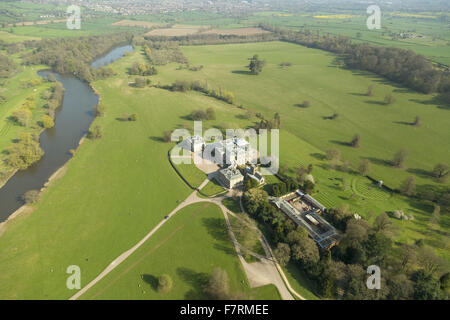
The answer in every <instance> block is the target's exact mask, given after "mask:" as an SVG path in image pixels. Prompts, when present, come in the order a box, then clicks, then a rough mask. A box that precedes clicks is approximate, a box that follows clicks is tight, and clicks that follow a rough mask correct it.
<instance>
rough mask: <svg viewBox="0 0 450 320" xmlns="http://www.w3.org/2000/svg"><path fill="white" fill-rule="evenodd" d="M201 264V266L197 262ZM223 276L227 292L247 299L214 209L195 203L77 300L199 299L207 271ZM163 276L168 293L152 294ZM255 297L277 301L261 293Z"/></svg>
mask: <svg viewBox="0 0 450 320" xmlns="http://www.w3.org/2000/svg"><path fill="white" fill-rule="evenodd" d="M199 261H201V263H199ZM216 267H220V268H222V269H224V270H226V271H227V273H228V276H229V278H230V289H231V291H241V292H245V293H246V294H251V290H250V287H249V285H248V282H247V279H246V276H245V273H244V271H243V269H242V266H241V264H240V262H239V259H238V258H237V255H236V253H235V250H234V247H233V244H232V242H231V241H230V238H229V236H228V233H227V230H226V225H225V220H224V218H223V214H222V211H221V210H220V208H219V207H218V206H215V205H213V204H209V203H204V204H203V203H199V204H194V205H191V206H189V207H187V208H184V209H182V210H181V211H180V212H178V213H177V214H176V215H175V216H174V217H173V218H171V219H170V220H169V221H168V223H167V224H166V225H164V227H163V228H162V229H161V230H160V231H158V233H157V234H155V236H154V237H152V238H151V239H150V240H149V241H147V242H146V243H145V245H144V246H142V247H141V248H139V249H138V251H136V252H135V253H134V254H133V255H131V256H130V257H129V258H128V259H127V260H126V261H125V262H124V263H123V264H121V265H120V266H119V267H118V268H116V269H115V270H114V271H113V272H111V273H110V274H109V275H108V276H107V277H105V278H104V279H103V280H102V281H100V282H99V283H98V284H96V285H95V286H94V287H93V288H92V289H91V290H89V291H88V292H87V293H86V294H85V295H83V296H82V298H83V299H205V298H206V296H205V294H204V293H203V291H202V286H203V285H204V284H205V281H207V279H208V276H209V274H210V273H211V271H212V270H213V269H214V268H216ZM164 273H165V274H168V275H169V276H170V277H171V278H172V280H173V283H174V285H173V289H172V291H171V292H169V293H168V294H160V293H158V292H157V291H156V286H157V284H156V283H157V282H156V278H157V277H158V276H159V275H161V274H164ZM258 295H262V296H263V297H268V298H272V299H277V298H279V295H278V294H277V292H276V291H275V292H274V291H273V290H271V289H269V288H267V289H261V291H260V292H258Z"/></svg>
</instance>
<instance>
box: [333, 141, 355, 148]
mask: <svg viewBox="0 0 450 320" xmlns="http://www.w3.org/2000/svg"><path fill="white" fill-rule="evenodd" d="M330 142H331V143H334V144H338V145H340V146H344V147H350V146H351V145H350V143H348V142H345V141H338V140H330Z"/></svg>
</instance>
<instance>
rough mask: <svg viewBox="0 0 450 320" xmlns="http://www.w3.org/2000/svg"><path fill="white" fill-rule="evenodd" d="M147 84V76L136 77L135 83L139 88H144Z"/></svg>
mask: <svg viewBox="0 0 450 320" xmlns="http://www.w3.org/2000/svg"><path fill="white" fill-rule="evenodd" d="M145 84H146V81H145V78H143V77H136V78H135V79H134V85H135V86H136V87H137V88H144V87H145Z"/></svg>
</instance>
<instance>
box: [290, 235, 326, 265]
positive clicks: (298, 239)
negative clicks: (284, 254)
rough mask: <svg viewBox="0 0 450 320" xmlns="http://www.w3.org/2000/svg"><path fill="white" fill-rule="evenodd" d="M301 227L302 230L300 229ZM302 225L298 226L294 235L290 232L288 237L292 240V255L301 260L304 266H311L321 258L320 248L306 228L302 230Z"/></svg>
mask: <svg viewBox="0 0 450 320" xmlns="http://www.w3.org/2000/svg"><path fill="white" fill-rule="evenodd" d="M299 229H300V230H299ZM301 229H303V228H302V227H298V228H297V230H298V231H297V230H296V231H293V232H295V234H294V236H292V235H291V237H289V235H290V234H291V233H292V232H291V233H289V234H288V239H289V238H290V242H291V252H292V257H293V258H294V259H295V260H297V261H299V262H300V263H301V264H302V265H303V266H306V267H307V266H310V265H312V264H314V263H317V262H318V261H319V259H320V255H319V249H318V248H317V245H316V243H315V242H314V240H312V239H311V238H309V237H308V233H307V232H306V230H304V229H303V230H301Z"/></svg>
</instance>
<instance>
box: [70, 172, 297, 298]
mask: <svg viewBox="0 0 450 320" xmlns="http://www.w3.org/2000/svg"><path fill="white" fill-rule="evenodd" d="M209 178H210V177H208V179H205V181H203V182H202V184H201V185H200V186H199V188H198V190H200V189H201V188H203V187H204V186H205V185H206V184H207V183H208V182H209V181H210V179H209ZM224 198H226V196H222V197H216V198H208V199H204V198H199V197H198V196H197V190H194V192H192V193H191V194H190V195H189V196H188V197H187V198H186V199H185V200H184V201H183V202H181V203H180V204H179V205H178V206H177V207H176V208H175V209H174V210H172V211H171V212H170V213H169V214H168V218H167V219H163V220H162V221H160V222H159V223H158V224H157V225H156V226H155V227H154V228H153V229H152V230H151V231H150V232H149V233H148V234H147V235H145V237H143V238H142V239H141V240H140V241H139V242H138V243H136V244H135V245H134V246H133V247H132V248H130V249H129V250H127V251H125V252H123V253H122V254H121V255H120V256H118V257H117V258H116V259H114V261H112V262H111V263H110V264H109V265H108V266H107V267H106V268H105V269H104V270H103V271H102V272H101V273H100V274H99V275H98V276H97V277H95V278H94V279H93V280H92V281H91V282H89V283H88V284H87V285H86V286H84V287H83V288H81V289H80V290H79V291H78V292H77V293H76V294H74V295H73V296H72V297H70V298H69V300H76V299H78V298H79V297H80V296H82V295H83V294H84V293H85V292H86V291H88V290H89V289H90V288H92V287H93V286H94V285H95V284H96V283H97V282H99V281H100V280H102V279H103V278H104V277H105V276H106V275H108V274H109V273H110V272H111V271H113V270H114V269H115V268H116V267H117V266H118V265H120V264H121V263H122V262H123V261H124V260H125V259H127V258H128V257H129V256H130V255H131V254H133V253H134V252H135V251H136V250H137V249H139V248H140V247H141V246H142V245H143V244H144V243H145V242H146V241H147V240H148V239H149V238H150V237H151V236H152V235H153V234H154V233H155V232H156V231H158V230H159V228H161V227H162V226H163V225H164V224H165V223H166V222H167V220H169V219H170V218H171V217H172V216H173V215H174V214H176V213H177V212H178V211H179V210H181V209H182V208H184V207H186V206H188V205H191V204H194V203H197V202H210V203H214V204H216V205H218V206H219V207H220V208H221V209H222V213H223V215H224V218H225V222H226V224H227V229H228V233H229V235H230V238H231V240H232V242H233V244H234V246H235V249H236V252H237V255H238V258H239V260H240V262H241V263H242V266H243V268H244V271H245V273H246V275H247V278H248V281H249V283H250V286H251V287H252V288H253V287H259V286H262V285H266V284H274V285H275V286H276V287H277V289H278V291H279V292H280V295H281V297H282V299H283V300H293V299H294V298H293V297H292V295H291V292H292V293H293V294H294V295H295V296H297V297H298V298H299V299H302V300H305V298H303V297H302V296H301V295H299V294H298V293H297V292H295V291H294V290H293V289H292V288H291V286H290V285H289V282H288V280H287V279H286V277H285V275H284V273H283V270H282V269H281V267H280V266H279V265H278V262H277V261H276V259H275V257H274V255H273V252H272V250H271V249H270V246H269V245H268V243H267V240H266V239H265V237H264V235H262V239H261V243H262V245H263V248H264V251H265V253H266V256H265V257H264V256H262V255H259V254H257V253H254V252H252V251H250V250H248V249H246V248H244V247H242V246H241V245H240V244H239V243H238V241H237V239H236V237H235V236H234V233H233V231H232V228H231V224H230V222H229V219H228V214H230V215H232V216H234V217H236V218H237V219H240V220H241V218H240V217H239V216H237V215H235V214H234V213H233V212H231V211H230V210H228V209H227V208H226V207H225V206H224V205H223V204H222V200H223V199H224ZM241 207H242V203H241ZM243 212H244V211H243ZM241 221H242V220H241ZM241 249H242V250H245V251H246V252H247V253H249V254H251V255H253V256H255V257H256V258H258V259H259V260H260V261H259V262H253V263H247V262H246V261H245V260H244V258H243V256H242V253H241ZM280 275H281V276H280Z"/></svg>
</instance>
